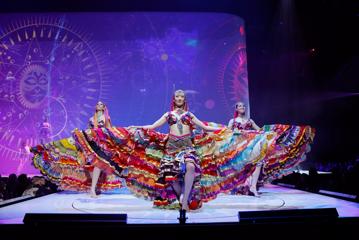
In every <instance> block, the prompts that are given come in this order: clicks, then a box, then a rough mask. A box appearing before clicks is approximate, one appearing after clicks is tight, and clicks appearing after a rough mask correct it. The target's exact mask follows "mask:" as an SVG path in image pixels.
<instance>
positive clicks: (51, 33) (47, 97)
mask: <svg viewBox="0 0 359 240" xmlns="http://www.w3.org/2000/svg"><path fill="white" fill-rule="evenodd" d="M101 55H102V53H101V51H100V50H98V48H96V47H95V46H93V44H92V43H91V42H90V40H89V39H88V38H87V37H86V34H85V33H84V32H82V31H80V30H77V29H75V28H73V27H72V26H70V25H69V24H68V23H66V22H65V21H64V19H61V18H36V19H34V18H28V19H21V20H20V19H19V20H18V21H17V22H15V23H12V24H9V27H8V28H5V31H3V32H2V33H1V34H0V80H1V81H0V105H1V106H4V107H2V108H1V110H0V157H2V158H5V159H13V160H14V161H21V159H23V158H24V154H25V153H24V151H23V148H24V146H26V145H30V146H32V145H34V144H37V143H39V141H40V139H41V131H42V130H43V128H44V126H46V127H47V128H48V131H47V134H48V135H47V137H48V138H50V139H59V138H62V137H68V136H69V135H70V132H71V130H73V129H74V128H76V127H78V128H81V127H85V126H86V122H87V120H88V118H89V117H90V116H91V115H92V112H93V110H94V106H95V105H96V102H97V101H98V99H100V98H101V99H103V98H104V97H106V96H104V94H103V93H104V92H105V88H106V83H105V81H104V79H103V77H104V74H105V72H106V69H105V67H104V61H103V59H102V58H101ZM75 96H76V97H75ZM19 164H20V162H19ZM20 165H21V164H20ZM18 170H19V169H18Z"/></svg>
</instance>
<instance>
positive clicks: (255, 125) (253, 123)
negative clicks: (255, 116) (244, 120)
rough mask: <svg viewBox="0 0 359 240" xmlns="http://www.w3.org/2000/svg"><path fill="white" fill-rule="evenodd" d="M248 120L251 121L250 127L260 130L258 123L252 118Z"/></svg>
mask: <svg viewBox="0 0 359 240" xmlns="http://www.w3.org/2000/svg"><path fill="white" fill-rule="evenodd" d="M250 121H251V123H252V127H253V128H254V130H260V129H261V128H260V127H258V125H257V124H256V123H255V122H254V121H253V120H252V119H251V120H250Z"/></svg>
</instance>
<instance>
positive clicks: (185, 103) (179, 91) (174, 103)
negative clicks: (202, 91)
mask: <svg viewBox="0 0 359 240" xmlns="http://www.w3.org/2000/svg"><path fill="white" fill-rule="evenodd" d="M178 93H182V94H183V95H184V103H183V106H182V109H183V110H184V111H188V104H187V98H186V93H185V91H183V90H181V89H178V90H176V91H175V92H174V93H173V96H172V102H171V111H173V110H175V108H176V102H175V96H176V94H178Z"/></svg>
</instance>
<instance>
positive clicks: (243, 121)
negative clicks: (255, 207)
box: [228, 102, 262, 196]
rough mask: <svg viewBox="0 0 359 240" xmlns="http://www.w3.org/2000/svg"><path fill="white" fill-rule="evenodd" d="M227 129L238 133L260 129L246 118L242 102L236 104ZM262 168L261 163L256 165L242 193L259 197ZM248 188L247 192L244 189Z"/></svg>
mask: <svg viewBox="0 0 359 240" xmlns="http://www.w3.org/2000/svg"><path fill="white" fill-rule="evenodd" d="M228 128H229V129H231V130H232V131H234V132H235V133H238V132H239V131H241V130H257V131H259V130H260V127H258V125H257V124H256V123H255V122H254V121H253V120H252V119H250V118H248V117H247V116H246V107H245V105H244V103H243V102H237V103H236V105H235V110H234V116H233V118H232V119H231V120H230V121H229V123H228ZM261 168H262V162H259V163H257V166H256V169H255V171H254V172H253V174H252V175H251V176H250V177H249V178H248V179H247V181H246V184H245V185H246V186H244V187H243V190H242V191H245V192H248V193H249V194H250V195H251V194H253V195H254V196H259V194H258V191H257V181H258V177H259V174H260V170H261ZM247 186H249V189H248V191H247V190H246V187H247Z"/></svg>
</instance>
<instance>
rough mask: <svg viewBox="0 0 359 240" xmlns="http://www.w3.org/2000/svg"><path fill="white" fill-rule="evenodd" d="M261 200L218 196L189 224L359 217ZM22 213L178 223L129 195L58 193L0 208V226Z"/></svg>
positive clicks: (303, 196)
mask: <svg viewBox="0 0 359 240" xmlns="http://www.w3.org/2000/svg"><path fill="white" fill-rule="evenodd" d="M259 192H260V193H261V196H260V197H259V198H258V197H251V196H231V195H220V196H219V197H218V198H217V199H215V200H213V201H211V202H209V203H205V204H204V205H203V207H202V208H201V209H200V210H197V211H194V212H189V213H188V214H187V217H188V220H187V222H188V223H204V222H206V223H208V222H237V221H238V211H255V210H268V211H270V210H279V209H313V208H336V209H337V211H338V213H339V217H342V218H344V217H359V204H358V203H354V202H349V201H345V200H340V199H336V198H331V197H327V196H323V195H319V194H314V193H309V192H304V191H300V190H296V189H290V188H284V187H280V186H275V185H266V186H265V187H263V188H261V189H260V191H259ZM25 213H79V214H81V213H127V217H128V219H127V223H129V224H131V223H132V224H134V223H178V220H177V217H178V211H176V210H161V209H155V208H153V207H152V202H150V201H146V200H143V199H138V198H136V197H134V196H132V195H131V194H128V193H122V194H113V193H112V194H102V195H100V197H99V198H97V199H93V198H90V197H89V195H88V194H85V193H72V192H71V193H70V192H60V193H55V194H50V195H47V196H44V197H40V198H35V199H32V200H28V201H25V202H21V203H17V204H13V205H10V206H6V207H3V208H0V223H2V224H22V220H23V217H24V215H25Z"/></svg>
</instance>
